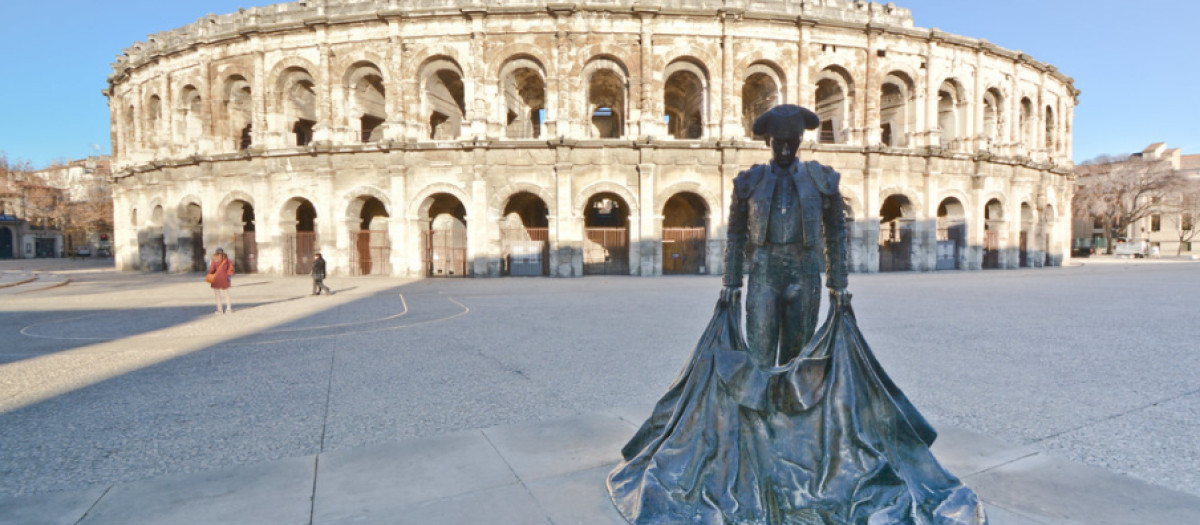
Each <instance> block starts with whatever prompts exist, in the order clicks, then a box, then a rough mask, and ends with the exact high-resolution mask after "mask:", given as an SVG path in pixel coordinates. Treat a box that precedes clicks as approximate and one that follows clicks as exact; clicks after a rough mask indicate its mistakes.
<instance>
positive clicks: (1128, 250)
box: [1113, 241, 1150, 259]
mask: <svg viewBox="0 0 1200 525" xmlns="http://www.w3.org/2000/svg"><path fill="white" fill-rule="evenodd" d="M1148 253H1150V243H1148V242H1146V241H1133V242H1118V243H1117V245H1116V246H1114V247H1113V255H1118V256H1121V257H1133V258H1135V259H1141V258H1142V257H1145V256H1146V254H1148Z"/></svg>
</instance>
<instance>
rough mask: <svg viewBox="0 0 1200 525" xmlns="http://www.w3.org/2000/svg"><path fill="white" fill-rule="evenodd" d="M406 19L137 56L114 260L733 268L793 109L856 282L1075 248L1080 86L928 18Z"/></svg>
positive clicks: (829, 11) (228, 30) (824, 6)
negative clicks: (843, 230)
mask: <svg viewBox="0 0 1200 525" xmlns="http://www.w3.org/2000/svg"><path fill="white" fill-rule="evenodd" d="M384 4H385V3H381V2H375V1H368V0H328V1H326V0H322V1H321V2H294V3H287V4H278V5H274V6H269V7H264V8H250V9H246V10H243V11H239V12H238V13H232V14H228V15H214V16H211V17H209V18H206V19H205V20H203V21H202V22H199V23H196V24H192V25H188V26H185V27H182V28H178V29H173V30H167V31H162V32H159V33H156V34H154V35H152V36H151V37H149V41H148V42H143V43H137V44H134V45H133V46H131V47H130V48H128V49H126V50H125V52H124V53H123V54H122V55H120V56H119V57H118V59H117V63H115V64H114V65H113V74H112V75H111V76H110V77H109V79H108V82H109V85H108V89H107V90H106V91H105V94H106V96H107V97H108V100H109V106H110V113H111V127H112V130H111V131H112V135H113V138H114V141H113V154H114V162H113V170H114V178H115V180H116V184H115V190H114V206H115V208H116V209H117V210H128V212H120V211H119V212H118V213H128V216H127V220H126V219H125V218H121V219H119V220H117V221H116V228H115V231H114V251H115V258H116V261H117V266H118V268H121V269H141V270H144V271H164V270H165V271H178V272H184V271H194V270H195V269H197V268H201V267H203V264H204V261H205V260H207V258H208V257H209V256H210V255H211V253H212V252H213V250H215V249H216V248H217V247H221V248H223V249H225V251H226V252H228V253H230V256H231V258H233V260H234V261H235V265H236V266H237V269H238V271H240V272H256V271H257V272H269V273H277V274H305V273H308V272H309V271H310V269H311V265H312V260H313V255H314V254H315V252H317V251H320V252H321V253H322V255H323V256H324V257H325V259H326V260H327V265H328V267H329V270H330V271H331V272H333V274H334V275H338V274H342V275H390V276H410V277H419V276H434V277H462V276H563V277H570V276H582V275H591V274H622V275H640V276H653V275H661V274H672V273H679V274H701V273H704V274H716V273H719V272H721V271H723V268H721V265H722V264H723V262H722V260H723V257H722V252H723V250H724V239H725V233H726V231H725V230H726V214H727V213H728V207H729V202H730V196H729V191H730V188H731V187H732V181H733V178H734V177H736V176H737V174H738V172H739V171H741V170H744V169H746V168H748V167H750V166H751V165H753V164H755V163H761V162H765V161H766V160H767V159H768V158H769V156H770V153H769V150H768V149H767V148H766V147H765V146H764V144H763V142H762V140H761V137H755V136H754V134H753V133H752V130H751V124H752V122H753V120H754V118H755V117H756V116H757V115H759V114H761V113H762V112H763V111H765V110H767V109H769V108H771V107H774V106H776V105H778V104H784V103H793V104H799V105H803V106H806V107H809V108H811V109H813V110H814V111H816V112H817V113H818V114H819V115H820V116H821V118H822V125H821V127H820V128H819V129H818V130H814V131H813V132H811V133H809V134H807V135H806V136H805V142H804V144H803V146H802V151H801V156H802V158H804V159H806V160H807V159H812V160H817V161H819V162H822V163H824V164H827V165H830V166H832V167H833V168H835V169H836V170H838V172H839V173H841V174H842V178H841V189H842V193H843V196H844V197H845V198H846V202H845V206H844V208H845V210H846V212H847V219H848V220H849V224H850V235H849V238H848V243H849V246H848V248H849V249H848V254H849V258H850V267H851V268H852V270H854V271H859V272H873V271H903V270H912V271H926V270H935V269H962V270H972V269H987V268H1017V267H1022V266H1043V265H1047V264H1051V265H1053V264H1059V263H1061V261H1062V259H1063V258H1064V257H1065V256H1066V254H1067V252H1068V250H1067V248H1068V246H1069V244H1068V243H1069V236H1068V235H1067V234H1066V231H1067V230H1066V228H1067V227H1068V226H1069V225H1068V224H1067V223H1068V221H1066V220H1064V219H1063V217H1067V216H1069V215H1070V197H1071V184H1070V181H1069V175H1070V166H1071V150H1072V129H1071V126H1072V123H1073V122H1072V121H1073V113H1074V108H1075V104H1076V102H1077V100H1076V97H1077V91H1076V90H1075V88H1074V86H1073V80H1072V79H1071V78H1070V77H1068V76H1066V75H1065V74H1063V73H1062V72H1059V71H1058V70H1057V68H1055V67H1053V66H1052V65H1050V64H1045V63H1042V62H1039V61H1037V60H1035V59H1033V58H1031V57H1029V56H1028V55H1025V54H1022V53H1019V52H1015V51H1011V50H1007V49H1004V48H1000V47H998V46H995V45H994V44H991V43H988V42H986V41H984V40H978V39H973V38H970V37H967V36H958V35H947V34H945V33H941V32H939V31H937V30H931V29H921V28H917V27H914V26H913V19H912V13H911V12H910V11H909V10H907V9H904V8H900V7H896V6H894V5H892V4H887V5H881V6H877V7H872V8H871V9H864V8H863V4H862V3H861V2H854V1H851V0H822V1H821V2H794V1H783V0H762V1H756V2H750V3H747V6H746V8H745V9H744V10H737V13H736V15H734V14H733V12H732V11H730V10H729V9H728V5H727V2H723V1H718V0H695V1H690V2H686V4H687V5H686V6H679V5H673V4H672V5H671V6H670V8H669V9H664V8H662V7H664V6H667V4H669V3H666V2H657V1H654V0H651V1H649V2H637V3H635V5H634V7H633V8H632V9H616V10H614V9H613V4H612V3H611V2H608V1H589V0H583V1H580V2H575V3H570V4H554V3H543V2H539V1H532V2H518V3H517V4H519V5H517V4H514V5H511V6H508V5H506V6H504V7H503V8H496V7H495V6H491V5H486V6H485V5H480V6H475V7H471V8H470V9H468V10H464V8H463V5H464V4H463V2H462V1H461V0H429V1H427V2H421V5H422V11H421V13H422V14H421V16H407V15H406V14H405V13H404V10H405V9H408V8H407V7H404V8H397V9H390V8H389V9H381V6H383V5H384ZM658 4H662V6H659V5H658ZM872 5H873V6H874V5H875V4H872ZM326 10H328V11H326ZM330 13H336V14H337V16H331V15H330ZM800 20H802V21H803V22H800V23H798V22H797V21H800ZM314 29H318V30H314ZM2 242H3V239H0V243H2ZM0 249H3V248H2V246H0Z"/></svg>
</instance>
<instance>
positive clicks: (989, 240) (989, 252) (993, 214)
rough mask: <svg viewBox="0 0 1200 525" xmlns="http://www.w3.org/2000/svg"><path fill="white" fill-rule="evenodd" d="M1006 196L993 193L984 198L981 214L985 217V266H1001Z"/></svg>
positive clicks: (1005, 220)
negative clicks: (1001, 242) (1001, 239)
mask: <svg viewBox="0 0 1200 525" xmlns="http://www.w3.org/2000/svg"><path fill="white" fill-rule="evenodd" d="M1005 206H1006V203H1005V201H1004V196H1003V195H1001V194H998V193H992V194H990V195H988V196H987V197H984V199H983V208H982V209H981V210H980V216H981V217H982V218H983V268H985V269H991V268H1000V267H1001V266H1002V262H1001V255H1000V238H1001V235H1003V234H1004V229H1005V227H1006V222H1007V218H1006V216H1005V210H1004V207H1005Z"/></svg>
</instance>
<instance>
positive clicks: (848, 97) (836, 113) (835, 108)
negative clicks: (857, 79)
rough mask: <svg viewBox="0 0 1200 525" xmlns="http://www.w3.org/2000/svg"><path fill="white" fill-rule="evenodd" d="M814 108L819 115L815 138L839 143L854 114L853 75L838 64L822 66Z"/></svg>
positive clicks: (830, 142) (825, 141) (818, 76)
mask: <svg viewBox="0 0 1200 525" xmlns="http://www.w3.org/2000/svg"><path fill="white" fill-rule="evenodd" d="M813 100H814V101H815V102H814V104H813V108H814V111H816V113H817V116H819V117H821V127H820V129H819V130H818V132H817V141H818V142H821V143H824V144H840V143H844V142H846V140H847V136H846V129H847V128H848V127H849V123H850V122H851V121H852V119H853V118H854V77H853V75H851V74H850V72H849V71H847V70H846V68H845V67H843V66H841V65H839V64H831V65H828V66H825V67H824V68H823V69H821V70H820V72H819V73H818V74H817V76H816V86H815V93H814V95H813Z"/></svg>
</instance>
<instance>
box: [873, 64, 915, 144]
mask: <svg viewBox="0 0 1200 525" xmlns="http://www.w3.org/2000/svg"><path fill="white" fill-rule="evenodd" d="M909 92H910V89H909V83H908V82H907V79H906V78H902V77H900V76H898V75H897V74H895V73H893V74H891V75H888V76H887V77H886V78H884V81H883V86H882V87H881V88H880V90H879V143H880V144H883V145H884V146H891V147H904V146H907V145H908V136H907V133H908V126H907V123H908V96H909V95H908V93H909Z"/></svg>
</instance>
